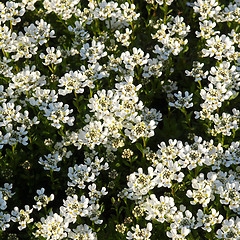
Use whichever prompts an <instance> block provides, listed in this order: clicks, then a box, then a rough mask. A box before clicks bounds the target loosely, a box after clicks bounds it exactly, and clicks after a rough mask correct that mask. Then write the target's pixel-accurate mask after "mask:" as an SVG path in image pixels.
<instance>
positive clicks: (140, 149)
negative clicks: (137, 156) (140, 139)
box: [135, 143, 143, 153]
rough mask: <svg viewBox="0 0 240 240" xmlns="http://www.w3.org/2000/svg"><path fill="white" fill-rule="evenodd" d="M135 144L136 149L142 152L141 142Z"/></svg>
mask: <svg viewBox="0 0 240 240" xmlns="http://www.w3.org/2000/svg"><path fill="white" fill-rule="evenodd" d="M135 145H136V147H137V149H138V150H139V151H140V152H141V153H142V152H143V146H142V144H141V143H136V144H135Z"/></svg>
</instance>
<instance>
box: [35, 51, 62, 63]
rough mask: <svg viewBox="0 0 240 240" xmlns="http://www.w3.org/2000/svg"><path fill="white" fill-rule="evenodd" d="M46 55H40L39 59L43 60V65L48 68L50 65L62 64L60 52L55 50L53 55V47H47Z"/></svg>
mask: <svg viewBox="0 0 240 240" xmlns="http://www.w3.org/2000/svg"><path fill="white" fill-rule="evenodd" d="M46 52H47V55H45V54H44V53H41V54H40V55H39V57H40V58H41V59H44V62H43V64H44V65H46V66H48V65H50V64H59V63H61V62H62V58H60V57H61V51H60V50H57V51H56V53H55V48H54V47H51V48H50V47H47V49H46Z"/></svg>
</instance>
